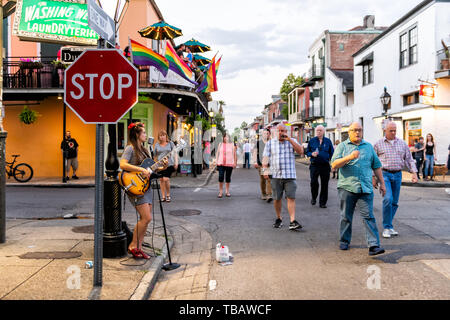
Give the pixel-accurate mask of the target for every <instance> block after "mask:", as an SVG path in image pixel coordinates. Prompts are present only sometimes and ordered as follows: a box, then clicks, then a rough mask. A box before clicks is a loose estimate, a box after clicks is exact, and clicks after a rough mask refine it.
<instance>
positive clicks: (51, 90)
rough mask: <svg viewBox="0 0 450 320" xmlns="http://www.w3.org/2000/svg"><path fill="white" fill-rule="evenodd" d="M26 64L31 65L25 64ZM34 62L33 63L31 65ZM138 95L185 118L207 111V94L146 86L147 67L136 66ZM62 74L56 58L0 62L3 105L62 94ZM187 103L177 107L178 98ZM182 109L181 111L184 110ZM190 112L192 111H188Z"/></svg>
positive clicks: (13, 59)
mask: <svg viewBox="0 0 450 320" xmlns="http://www.w3.org/2000/svg"><path fill="white" fill-rule="evenodd" d="M25 60H27V61H30V62H24V61H25ZM33 61H35V62H34V63H33ZM138 69H139V92H140V93H144V94H148V95H149V96H150V97H151V98H153V99H154V100H157V101H160V102H161V103H163V104H165V105H167V106H168V107H170V108H174V111H175V112H177V113H180V112H181V114H187V113H189V112H191V111H193V110H194V107H192V106H193V105H195V104H197V103H199V104H200V105H202V106H203V108H204V109H205V111H206V113H207V111H208V100H209V99H208V94H204V93H196V92H195V89H192V88H187V87H183V86H177V85H170V84H155V83H151V82H149V73H150V70H149V67H147V66H139V67H138ZM64 72H65V68H64V66H63V65H62V64H57V63H56V57H8V58H6V59H3V90H4V91H3V92H4V100H5V101H8V100H9V101H14V100H17V101H19V100H20V101H22V100H24V98H25V97H24V94H27V95H28V96H27V97H26V98H27V99H30V100H31V99H32V100H35V99H36V100H41V99H43V98H45V97H46V96H47V95H49V94H59V93H63V92H64ZM180 97H181V98H182V99H184V101H187V103H186V104H185V103H181V105H182V107H181V108H180V107H177V102H178V101H180V100H179V98H180ZM183 106H184V107H183ZM191 109H192V110H191Z"/></svg>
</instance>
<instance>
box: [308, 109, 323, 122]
mask: <svg viewBox="0 0 450 320" xmlns="http://www.w3.org/2000/svg"><path fill="white" fill-rule="evenodd" d="M317 118H323V112H322V111H321V108H320V106H312V107H309V108H308V113H307V115H306V119H307V120H315V119H317Z"/></svg>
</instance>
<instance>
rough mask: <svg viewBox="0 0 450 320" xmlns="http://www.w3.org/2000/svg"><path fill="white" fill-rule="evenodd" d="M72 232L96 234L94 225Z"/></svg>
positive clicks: (73, 229)
mask: <svg viewBox="0 0 450 320" xmlns="http://www.w3.org/2000/svg"><path fill="white" fill-rule="evenodd" d="M72 232H75V233H92V234H93V233H94V225H89V226H80V227H73V228H72Z"/></svg>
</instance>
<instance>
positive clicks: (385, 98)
mask: <svg viewBox="0 0 450 320" xmlns="http://www.w3.org/2000/svg"><path fill="white" fill-rule="evenodd" d="M391 98H392V97H391V95H390V94H389V93H388V92H387V89H386V87H384V93H383V94H382V95H381V97H380V100H381V104H382V105H383V111H384V113H383V115H384V116H385V117H386V119H387V113H388V109H389V103H391Z"/></svg>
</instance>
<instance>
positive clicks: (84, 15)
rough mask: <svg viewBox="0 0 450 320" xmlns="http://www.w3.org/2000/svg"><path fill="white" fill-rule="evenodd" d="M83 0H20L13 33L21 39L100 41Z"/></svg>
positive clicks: (38, 40) (67, 41)
mask: <svg viewBox="0 0 450 320" xmlns="http://www.w3.org/2000/svg"><path fill="white" fill-rule="evenodd" d="M84 2H85V1H83V0H59V1H55V0H52V1H42V0H18V1H17V7H16V15H15V17H14V26H13V35H15V36H18V37H19V38H20V40H25V41H35V42H53V43H68V44H84V45H97V39H98V34H97V33H96V32H95V31H94V30H92V29H91V28H90V27H89V26H88V8H87V5H86V4H85V3H84Z"/></svg>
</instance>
